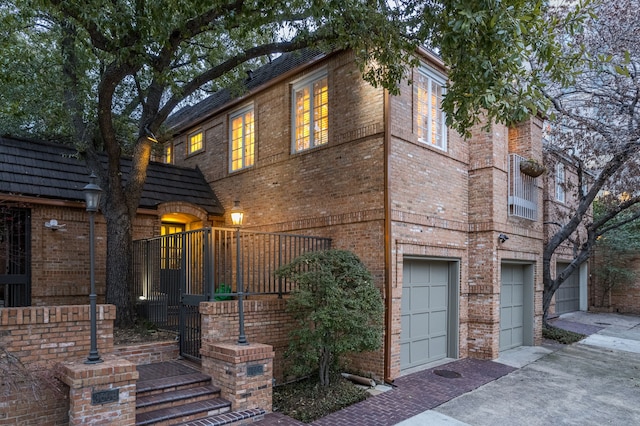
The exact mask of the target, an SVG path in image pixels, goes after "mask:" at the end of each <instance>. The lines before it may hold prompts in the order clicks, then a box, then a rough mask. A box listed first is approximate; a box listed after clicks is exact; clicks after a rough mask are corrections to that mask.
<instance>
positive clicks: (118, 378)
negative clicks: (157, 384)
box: [58, 358, 139, 389]
mask: <svg viewBox="0 0 640 426" xmlns="http://www.w3.org/2000/svg"><path fill="white" fill-rule="evenodd" d="M59 365H60V370H59V373H58V378H59V379H60V380H62V381H63V382H64V383H65V384H67V385H68V386H69V387H71V388H74V389H80V388H84V387H89V386H96V385H104V384H110V383H121V382H131V381H136V380H138V376H139V373H138V372H137V371H136V365H135V364H134V363H132V362H130V361H127V360H126V359H123V358H111V359H110V358H107V359H105V360H104V361H103V362H101V363H98V364H85V363H84V360H82V361H67V362H63V363H60V364H59Z"/></svg>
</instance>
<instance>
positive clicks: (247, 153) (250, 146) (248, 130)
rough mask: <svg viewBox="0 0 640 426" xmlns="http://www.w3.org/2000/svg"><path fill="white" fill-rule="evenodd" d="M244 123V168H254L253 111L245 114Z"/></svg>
mask: <svg viewBox="0 0 640 426" xmlns="http://www.w3.org/2000/svg"><path fill="white" fill-rule="evenodd" d="M244 120H245V123H244V145H245V146H244V167H248V166H253V161H254V154H253V150H254V139H255V136H254V121H253V110H251V111H249V112H247V113H246V114H245V119H244Z"/></svg>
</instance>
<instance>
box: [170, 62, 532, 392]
mask: <svg viewBox="0 0 640 426" xmlns="http://www.w3.org/2000/svg"><path fill="white" fill-rule="evenodd" d="M423 59H424V60H425V62H426V63H428V64H429V66H431V67H433V68H435V69H437V70H439V71H442V68H441V66H440V64H439V63H437V62H436V61H435V60H433V58H431V57H428V55H427V56H425V58H423ZM321 67H322V68H323V69H325V70H326V73H327V78H328V87H329V89H328V90H329V126H328V129H329V142H328V143H327V144H326V145H322V146H319V147H316V148H314V149H311V150H308V151H304V152H299V153H291V114H292V112H291V111H292V105H291V98H292V97H291V83H292V82H293V81H296V80H297V79H299V78H301V77H303V76H305V75H308V74H310V73H311V72H313V71H314V70H316V69H319V68H321ZM248 104H252V105H253V107H254V111H255V134H256V139H255V140H256V153H255V164H254V165H253V166H252V167H250V168H247V169H243V170H240V171H236V172H230V171H229V142H228V135H229V114H231V113H233V111H234V110H235V109H237V108H239V107H242V106H245V105H248ZM415 109H416V99H415V93H414V91H413V88H412V87H411V86H409V85H407V84H404V83H403V84H401V86H400V94H399V95H398V96H388V95H387V93H386V92H385V91H384V90H382V89H379V88H373V87H371V86H370V85H368V84H367V83H366V82H364V81H362V79H361V77H360V73H359V71H358V69H357V66H356V65H355V63H354V61H353V57H352V54H351V53H350V52H340V53H337V54H333V55H328V56H327V57H326V58H324V59H322V60H320V61H319V62H316V63H314V64H313V65H312V66H310V67H308V68H306V69H305V68H301V69H299V70H298V72H297V73H293V72H292V73H290V74H288V75H287V76H286V78H282V79H277V80H275V81H274V83H273V84H267V85H265V86H264V87H261V88H259V89H256V90H254V91H253V92H251V93H249V94H247V95H245V96H244V97H243V98H241V99H239V100H237V101H234V102H231V103H229V104H228V105H226V106H224V107H222V108H220V109H218V110H217V111H213V112H210V114H209V115H206V112H203V115H200V116H201V117H203V116H204V118H202V119H201V120H200V121H198V122H194V123H192V125H191V126H189V127H183V128H181V129H180V133H179V134H178V136H177V137H176V138H175V139H174V140H173V145H174V155H175V163H176V164H180V165H185V166H191V167H194V166H198V167H199V168H200V169H201V170H202V172H203V174H204V175H205V178H206V179H207V180H208V181H209V183H210V184H211V186H212V188H213V189H214V191H215V192H216V194H217V196H218V198H219V199H220V201H221V203H222V204H223V206H224V207H225V208H226V210H227V211H229V210H230V209H231V207H232V206H233V203H234V201H235V200H239V201H240V203H241V204H242V206H243V209H244V210H245V225H244V226H245V227H246V228H248V229H250V230H260V231H271V232H293V233H298V234H305V235H314V236H320V237H329V238H331V239H332V246H333V247H335V248H341V249H348V250H351V251H353V252H355V253H356V254H357V255H358V256H359V257H360V258H361V259H362V261H363V262H364V263H365V265H366V266H367V267H368V268H369V270H370V271H371V272H372V274H373V276H374V279H375V283H376V285H377V286H378V287H379V288H380V290H381V292H382V293H383V296H384V298H385V303H386V306H387V310H388V313H387V325H386V336H385V347H384V348H382V349H381V350H380V351H379V352H376V353H375V354H365V355H363V356H355V357H353V358H352V359H351V361H352V363H351V364H352V365H351V368H353V369H354V370H355V371H359V372H363V373H366V374H369V375H371V376H372V377H375V378H377V379H387V380H393V379H394V378H396V377H398V376H399V375H400V374H401V368H400V335H401V331H402V330H401V328H402V326H401V321H400V316H401V312H402V308H401V306H402V303H401V302H402V287H403V276H402V275H403V262H404V259H406V258H414V257H417V258H423V259H433V258H435V259H440V260H444V261H449V262H452V263H455V264H456V265H459V266H458V270H457V276H458V277H459V282H458V283H457V285H459V289H458V290H459V291H458V300H457V301H456V305H457V306H456V308H457V310H458V313H459V314H458V332H457V336H458V337H457V339H458V342H457V345H456V346H457V355H456V356H458V357H466V356H473V357H480V358H495V357H497V356H498V352H499V348H498V344H499V334H500V309H499V308H500V306H499V303H500V281H501V278H500V271H501V265H502V264H503V263H504V262H512V263H517V264H522V265H533V268H532V270H533V273H532V280H533V282H534V285H533V286H534V289H533V293H534V296H533V297H534V299H535V307H534V308H533V311H534V313H533V314H532V316H533V318H531V319H530V321H531V322H532V323H533V334H534V338H533V340H534V343H535V342H539V341H540V338H541V337H540V335H541V331H540V330H541V328H540V324H541V314H542V311H541V308H540V306H541V305H540V302H541V294H542V293H541V292H542V283H541V253H542V237H543V234H542V220H541V217H542V208H541V206H542V195H541V193H540V196H539V198H538V199H537V200H536V203H537V206H538V219H537V220H535V221H531V220H526V219H520V218H515V217H512V216H509V215H508V208H507V204H506V200H507V190H508V188H507V182H508V173H509V170H508V164H509V163H508V153H509V152H517V153H520V154H521V155H523V156H524V155H526V156H527V157H533V158H537V159H539V160H541V150H542V148H541V140H542V137H541V122H540V120H538V119H533V120H531V121H528V122H526V123H522V124H521V125H520V126H517V127H514V128H512V129H508V128H506V127H504V126H501V125H497V124H496V125H493V126H492V127H491V129H490V130H486V129H483V128H482V127H481V126H478V127H477V128H475V129H473V130H472V134H473V136H472V137H471V139H469V140H465V139H463V138H462V137H460V136H459V135H456V134H455V133H454V132H449V135H448V146H447V149H446V151H444V150H440V149H437V148H432V147H431V146H428V145H427V144H425V143H423V142H421V141H419V140H418V136H417V131H416V129H415V120H414V119H413V117H414V111H415ZM196 130H202V131H203V133H204V135H205V138H204V139H205V146H204V149H203V150H202V151H201V152H199V153H196V154H194V155H190V156H189V155H187V152H186V143H185V142H186V138H187V136H188V135H189V134H191V133H193V132H194V131H196ZM536 185H537V186H538V189H540V185H541V184H540V182H539V180H538V181H537V183H536ZM226 222H227V223H230V220H229V218H226ZM500 233H505V234H507V235H509V238H510V239H509V241H508V242H507V243H506V244H500V243H499V242H498V234H500ZM221 321H222V320H221ZM225 321H226V320H225ZM208 327H209V326H208V325H207V326H205V327H204V330H206V329H207V328H208ZM231 327H234V326H233V325H231ZM221 328H222V327H218V328H217V330H218V331H217V332H219V330H220V329H221ZM205 332H206V331H205ZM260 341H261V342H264V343H269V344H271V343H270V342H269V341H262V340H260ZM274 349H275V352H276V362H275V369H276V376H278V375H279V372H278V359H279V356H281V355H279V351H280V349H279V347H278V345H274Z"/></svg>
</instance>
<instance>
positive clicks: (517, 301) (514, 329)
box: [500, 264, 524, 351]
mask: <svg viewBox="0 0 640 426" xmlns="http://www.w3.org/2000/svg"><path fill="white" fill-rule="evenodd" d="M523 342H524V268H523V267H522V266H521V265H508V264H503V265H502V273H501V282H500V350H501V351H502V350H505V349H511V348H515V347H517V346H522V344H523Z"/></svg>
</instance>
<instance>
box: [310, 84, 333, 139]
mask: <svg viewBox="0 0 640 426" xmlns="http://www.w3.org/2000/svg"><path fill="white" fill-rule="evenodd" d="M313 121H314V129H313V131H314V134H313V139H314V140H313V142H314V143H313V144H314V146H317V145H323V144H325V143H327V142H328V140H329V132H328V130H329V94H328V90H327V79H326V78H323V79H322V80H319V81H316V82H315V83H314V84H313Z"/></svg>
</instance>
